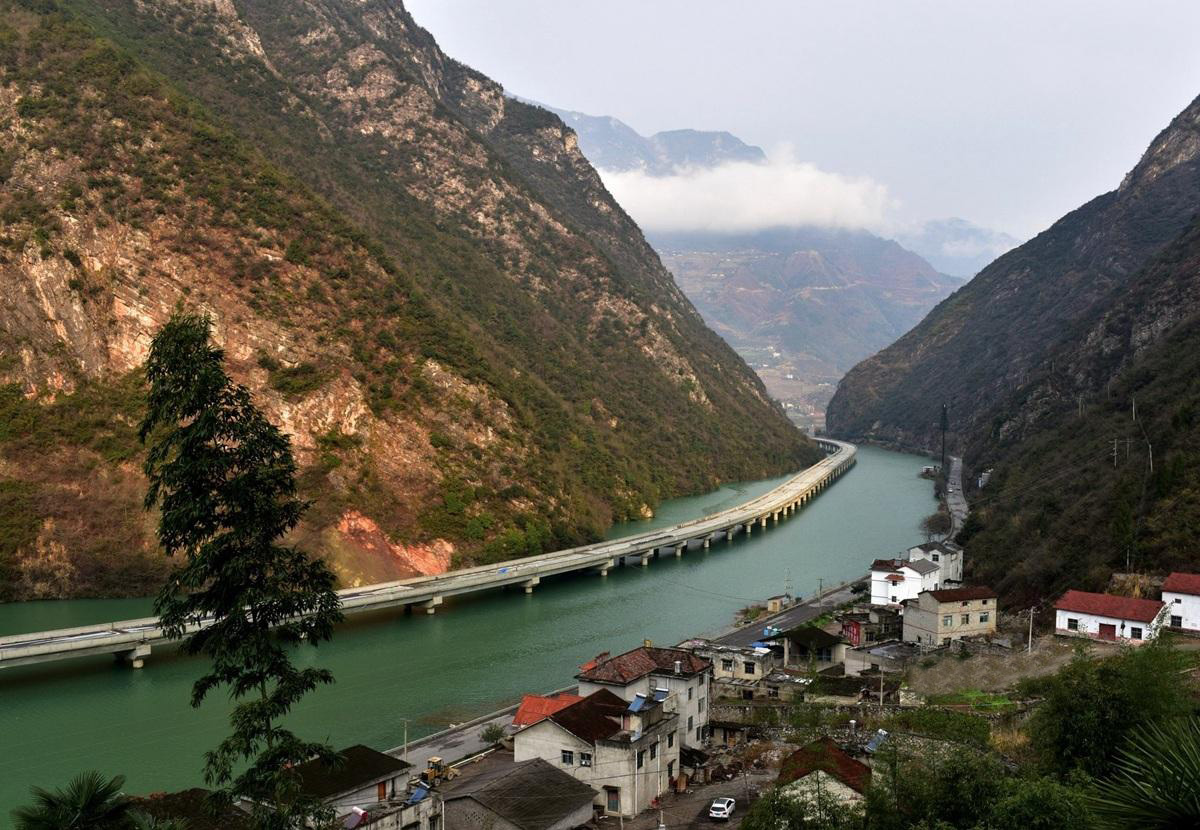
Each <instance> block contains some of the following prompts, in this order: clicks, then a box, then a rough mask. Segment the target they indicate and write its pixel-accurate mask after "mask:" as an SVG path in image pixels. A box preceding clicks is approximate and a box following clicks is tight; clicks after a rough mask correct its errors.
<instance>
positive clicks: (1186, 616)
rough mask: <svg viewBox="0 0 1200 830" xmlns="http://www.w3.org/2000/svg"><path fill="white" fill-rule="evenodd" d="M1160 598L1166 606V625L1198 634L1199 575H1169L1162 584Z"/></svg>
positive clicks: (1199, 628)
mask: <svg viewBox="0 0 1200 830" xmlns="http://www.w3.org/2000/svg"><path fill="white" fill-rule="evenodd" d="M1162 598H1163V602H1165V603H1166V604H1167V625H1169V626H1171V628H1177V629H1179V630H1180V631H1192V632H1197V633H1200V574H1185V573H1180V572H1178V571H1176V572H1175V573H1173V574H1171V575H1170V576H1168V577H1167V580H1166V582H1164V583H1163V587H1162Z"/></svg>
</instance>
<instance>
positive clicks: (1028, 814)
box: [987, 778, 1092, 830]
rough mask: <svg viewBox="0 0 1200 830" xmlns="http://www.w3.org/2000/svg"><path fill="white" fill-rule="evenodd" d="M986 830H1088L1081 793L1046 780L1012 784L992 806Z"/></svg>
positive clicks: (1090, 824) (1088, 822) (1085, 810)
mask: <svg viewBox="0 0 1200 830" xmlns="http://www.w3.org/2000/svg"><path fill="white" fill-rule="evenodd" d="M987 826H988V828H989V830H1088V828H1090V827H1091V826H1092V823H1091V819H1090V816H1089V815H1088V808H1087V802H1086V800H1085V798H1084V794H1083V792H1081V791H1080V790H1078V789H1075V788H1073V787H1069V786H1066V785H1064V784H1060V783H1058V782H1057V781H1054V780H1052V779H1048V778H1036V779H1021V780H1018V781H1014V782H1012V783H1011V784H1010V785H1009V787H1008V792H1007V794H1006V795H1005V796H1004V797H1003V798H1001V799H1000V800H998V801H997V802H996V803H995V804H994V805H992V815H991V819H990V820H989V821H988V824H987Z"/></svg>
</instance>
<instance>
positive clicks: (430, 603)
mask: <svg viewBox="0 0 1200 830" xmlns="http://www.w3.org/2000/svg"><path fill="white" fill-rule="evenodd" d="M441 604H442V598H441V597H440V596H436V597H430V598H429V599H427V600H425V601H424V602H422V603H418V605H417V607H418V608H424V609H425V613H426V614H432V613H434V612H435V611H436V610H437V607H438V606H439V605H441Z"/></svg>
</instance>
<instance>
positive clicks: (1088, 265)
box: [829, 99, 1200, 602]
mask: <svg viewBox="0 0 1200 830" xmlns="http://www.w3.org/2000/svg"><path fill="white" fill-rule="evenodd" d="M1198 201H1200V99H1197V101H1196V102H1193V103H1192V104H1191V105H1190V106H1189V107H1188V108H1187V109H1186V110H1184V112H1183V113H1182V114H1180V115H1179V116H1178V117H1177V118H1175V119H1174V121H1172V123H1171V125H1170V126H1169V127H1168V128H1167V129H1166V130H1164V131H1163V132H1162V133H1161V134H1160V135H1159V136H1158V137H1157V138H1156V139H1155V140H1154V142H1153V143H1152V144H1151V146H1150V148H1149V150H1147V152H1146V154H1145V155H1144V156H1143V158H1142V160H1141V161H1140V162H1139V163H1138V165H1137V166H1136V167H1135V168H1134V169H1133V171H1132V172H1131V173H1130V174H1129V175H1128V176H1126V178H1125V180H1124V181H1123V182H1122V183H1121V186H1120V187H1119V188H1118V189H1117V190H1115V191H1113V192H1112V193H1108V194H1105V195H1104V196H1101V197H1098V198H1097V199H1095V200H1093V201H1092V202H1089V203H1088V204H1087V205H1085V206H1083V207H1082V208H1080V209H1078V210H1077V211H1075V212H1073V213H1071V214H1069V215H1068V216H1066V217H1065V218H1063V219H1062V220H1060V221H1059V222H1058V223H1056V224H1055V225H1054V226H1053V227H1051V228H1050V229H1049V230H1047V231H1046V232H1044V233H1042V234H1041V235H1039V236H1038V237H1036V238H1035V239H1033V240H1032V241H1030V242H1028V243H1026V244H1025V245H1023V246H1021V247H1020V248H1018V249H1016V250H1014V251H1012V252H1011V253H1009V254H1006V255H1005V256H1003V257H1001V258H1000V259H999V260H998V261H997V262H996V263H995V264H993V265H992V266H990V267H988V268H986V269H984V271H983V272H982V273H980V275H979V276H978V277H976V278H975V280H973V281H972V282H971V283H970V284H969V285H968V286H967V287H965V288H964V289H962V290H961V291H959V292H958V293H956V294H955V295H954V296H953V297H951V298H950V299H948V300H946V301H945V302H944V303H942V304H941V305H940V306H939V307H938V308H937V309H935V310H934V311H933V312H932V313H931V314H930V315H929V316H928V317H927V318H926V319H925V321H924V322H922V323H921V325H920V326H918V327H917V328H916V329H914V331H913V332H912V333H911V334H909V335H907V336H906V337H904V338H902V339H901V340H900V341H899V342H898V343H897V344H896V345H895V346H893V347H891V348H889V349H885V350H884V351H883V352H881V353H880V354H879V355H877V356H875V357H873V358H871V359H869V360H867V361H864V362H863V363H862V364H860V365H859V366H858V367H856V368H855V369H854V371H852V372H851V373H850V374H849V375H848V376H847V378H846V379H845V381H844V382H843V383H842V385H841V387H839V389H838V392H837V395H836V396H835V398H834V400H833V402H832V403H831V404H830V408H829V423H830V427H831V429H832V430H833V431H835V432H836V433H838V434H841V435H850V436H856V437H859V438H864V437H869V438H875V439H879V440H891V441H895V442H897V443H902V444H905V445H909V446H918V447H919V446H927V447H928V446H930V445H931V444H932V442H933V440H934V439H935V435H936V433H935V430H936V426H937V420H938V416H937V411H938V408H939V407H940V403H941V401H942V400H943V399H945V400H948V401H949V402H950V407H951V421H952V425H953V427H954V429H955V431H956V433H957V434H956V435H955V436H952V438H954V439H956V440H957V446H958V449H959V450H960V451H962V452H963V453H964V455H965V460H966V465H967V467H968V470H969V471H970V472H972V473H978V472H980V471H981V470H984V469H987V468H993V473H992V475H991V476H990V477H989V480H988V482H987V484H986V486H985V487H984V488H983V489H982V491H981V492H979V493H977V494H975V501H974V507H973V510H972V516H971V520H970V521H969V522H968V526H967V528H966V529H965V530H964V534H963V536H961V537H960V540H961V541H964V542H965V543H966V546H967V552H968V561H969V562H970V563H971V572H970V573H968V578H970V579H973V580H976V581H979V582H985V583H988V584H990V585H992V586H993V587H995V588H997V589H999V590H1000V591H1001V593H1002V595H1003V596H1005V597H1006V598H1007V599H1008V600H1009V601H1021V602H1038V601H1042V600H1047V599H1053V598H1054V597H1056V596H1057V595H1058V594H1059V593H1061V591H1062V590H1064V589H1065V588H1067V587H1075V588H1084V589H1088V590H1103V589H1104V588H1105V586H1106V585H1107V583H1108V580H1109V577H1110V575H1111V574H1112V573H1113V572H1114V571H1121V572H1130V573H1151V574H1153V573H1162V572H1165V571H1168V570H1171V569H1182V570H1194V569H1195V568H1196V555H1195V551H1196V549H1197V547H1198V546H1200V452H1198V450H1197V448H1198V447H1200V387H1198V386H1197V383H1196V378H1197V377H1200V313H1198V310H1200V220H1197V218H1196V208H1195V206H1196V204H1197V202H1198ZM973 478H974V476H973V475H969V476H968V487H970V480H971V479H973Z"/></svg>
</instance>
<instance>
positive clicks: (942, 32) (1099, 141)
mask: <svg viewBox="0 0 1200 830" xmlns="http://www.w3.org/2000/svg"><path fill="white" fill-rule="evenodd" d="M406 6H407V7H408V8H409V10H410V11H411V12H412V13H413V15H414V17H416V19H417V21H418V22H419V23H421V24H422V25H423V26H425V27H426V28H427V29H429V30H430V31H431V32H432V33H433V35H434V36H435V37H436V38H437V40H438V42H439V43H440V44H441V46H442V48H443V49H444V50H445V51H446V52H447V53H448V54H450V55H451V56H452V57H455V58H457V59H459V60H461V61H463V62H465V63H467V64H469V65H471V66H473V67H475V68H476V69H479V70H480V71H482V72H484V73H485V74H487V75H489V76H491V77H492V78H494V79H495V80H497V81H499V82H500V83H502V84H503V85H504V86H505V88H506V89H507V90H508V91H509V92H512V93H514V94H518V95H522V96H525V97H528V98H533V99H536V100H539V101H543V102H545V103H548V104H553V105H555V106H558V107H562V108H565V109H575V110H580V111H583V112H587V113H591V114H594V115H614V116H616V117H618V118H620V119H622V120H623V121H626V122H627V123H629V124H630V126H632V127H634V128H635V129H637V130H638V131H639V132H641V133H643V134H649V133H653V132H655V131H657V130H663V129H673V128H680V127H693V128H697V129H712V130H729V131H730V132H732V133H734V134H735V135H737V136H739V137H740V138H742V139H743V140H745V141H748V142H750V143H753V144H758V145H760V146H762V147H763V148H764V149H766V150H767V151H768V153H770V154H771V155H772V157H773V159H774V157H775V156H776V155H777V154H783V153H788V152H790V154H791V158H793V159H795V160H797V161H798V162H804V163H807V164H808V165H812V166H815V168H817V169H818V170H819V171H821V172H822V173H829V174H835V175H836V176H838V177H845V178H847V180H852V181H853V182H855V183H856V184H855V186H857V187H862V186H864V183H865V185H866V186H867V187H868V190H870V186H871V185H878V186H879V188H881V189H882V191H881V192H883V193H885V194H886V196H885V197H884V198H885V200H886V201H887V203H888V205H889V208H888V213H889V216H890V219H891V221H900V222H909V221H918V220H924V219H931V218H939V217H947V216H962V217H964V218H967V219H970V220H971V221H974V222H977V223H979V224H982V225H986V226H989V227H993V228H997V229H999V230H1003V231H1007V232H1009V233H1012V234H1014V235H1017V236H1020V237H1023V238H1024V237H1028V236H1031V235H1033V234H1034V233H1036V232H1038V231H1039V230H1042V229H1043V228H1045V227H1046V226H1047V225H1048V224H1049V223H1050V222H1052V221H1053V220H1054V219H1057V218H1058V217H1059V216H1061V215H1062V214H1063V213H1065V212H1066V211H1068V210H1070V209H1072V208H1074V207H1077V206H1078V205H1080V204H1082V203H1083V202H1085V201H1087V200H1088V199H1090V198H1091V197H1093V196H1095V195H1097V194H1099V193H1101V192H1103V191H1106V190H1110V189H1112V188H1113V187H1116V185H1117V184H1119V182H1120V180H1121V177H1122V176H1123V175H1124V174H1125V172H1126V171H1127V170H1128V169H1129V168H1130V167H1131V166H1132V165H1133V164H1134V162H1135V161H1136V160H1137V158H1138V156H1139V155H1140V154H1141V152H1142V151H1143V150H1144V149H1145V147H1146V145H1147V144H1148V143H1149V142H1150V140H1151V139H1152V138H1153V137H1154V135H1155V134H1156V133H1157V132H1158V131H1159V130H1160V129H1162V128H1163V127H1165V126H1166V124H1167V122H1168V121H1169V120H1170V119H1171V118H1172V117H1173V116H1174V115H1175V114H1176V113H1177V112H1178V111H1179V110H1181V109H1183V107H1184V106H1186V105H1187V104H1188V103H1189V102H1190V101H1191V100H1192V99H1193V98H1194V97H1196V96H1197V95H1200V46H1198V41H1197V34H1198V33H1200V2H1198V0H986V2H985V1H984V0H823V2H809V0H750V1H749V2H731V0H723V1H722V2H718V0H593V2H583V0H407V2H406Z"/></svg>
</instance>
